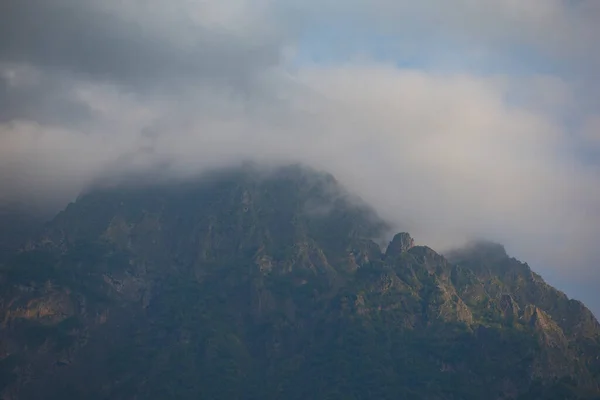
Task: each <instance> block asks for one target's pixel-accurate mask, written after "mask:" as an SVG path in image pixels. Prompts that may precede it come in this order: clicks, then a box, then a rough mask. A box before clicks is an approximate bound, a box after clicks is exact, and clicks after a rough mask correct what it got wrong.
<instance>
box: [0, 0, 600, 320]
mask: <svg viewBox="0 0 600 400" xmlns="http://www.w3.org/2000/svg"><path fill="white" fill-rule="evenodd" d="M597 37H600V6H599V5H598V3H597V2H595V1H593V0H581V1H578V2H572V1H562V0H548V1H543V2H541V1H532V2H525V3H524V2H517V1H511V0H502V1H498V0H485V1H482V0H479V1H472V0H456V1H453V2H447V1H441V0H423V1H421V2H417V3H415V2H408V1H389V0H375V1H369V2H367V1H363V0H350V1H346V2H340V1H333V0H328V1H324V2H323V1H320V2H316V1H313V0H308V1H302V2H300V1H296V0H260V1H252V2H250V1H247V0H227V1H220V2H211V1H193V0H175V1H170V2H166V1H161V0H145V1H142V0H136V1H130V2H126V3H123V2H117V1H112V0H110V1H104V2H92V1H91V0H78V1H75V0H56V1H52V2H47V1H42V0H18V1H17V0H7V1H4V2H3V3H2V5H0V202H3V203H10V202H20V203H27V204H30V205H32V206H33V205H36V206H39V205H46V206H48V207H51V208H54V209H57V208H60V207H62V206H63V205H64V204H66V202H68V201H70V200H72V199H73V198H75V197H76V196H77V194H78V193H79V192H80V191H81V190H82V188H85V187H86V186H87V185H89V184H90V183H91V182H93V181H94V180H96V179H98V178H100V177H107V176H108V177H110V176H119V175H124V174H125V175H126V174H128V173H134V172H138V171H145V170H148V169H150V168H159V169H160V170H161V171H162V172H163V173H166V174H173V176H178V177H179V176H185V175H188V174H195V173H197V172H200V171H203V170H205V169H207V168H213V167H215V166H227V165H229V164H231V163H233V162H238V161H240V160H254V161H259V162H272V163H289V162H301V163H305V164H308V165H311V166H313V167H317V168H322V169H325V170H327V171H329V172H331V173H333V174H334V175H335V176H336V177H337V178H338V179H339V180H340V181H341V182H342V183H343V184H345V185H346V186H347V187H348V188H349V189H351V190H353V191H354V192H356V193H357V194H358V195H360V196H361V197H362V198H363V199H365V200H366V201H367V202H369V203H371V204H372V205H373V206H374V207H375V208H376V209H377V210H378V212H379V213H380V214H381V215H382V216H383V217H385V218H386V219H389V220H390V221H391V222H392V223H394V224H396V225H397V226H398V227H399V229H400V228H401V229H405V230H408V231H410V232H411V233H412V234H413V236H415V237H416V238H417V241H419V242H421V243H427V244H430V245H431V246H432V247H435V248H437V249H441V250H443V249H447V248H449V247H452V246H456V245H460V244H462V243H464V242H465V241H467V240H470V239H473V238H479V237H485V238H488V239H491V240H497V241H500V242H502V243H505V244H506V246H507V248H508V249H509V251H510V252H511V253H512V254H514V255H516V256H518V257H520V258H523V259H526V260H528V261H529V262H530V264H531V265H532V266H533V267H534V269H536V270H537V271H539V272H541V273H542V274H543V275H544V276H547V277H548V278H549V280H550V281H551V283H553V284H556V285H558V286H559V287H560V288H565V289H567V291H568V293H569V294H570V295H573V296H575V297H578V298H582V299H583V300H585V301H586V302H587V303H589V304H590V305H591V306H592V308H594V310H595V311H596V313H597V314H598V313H599V312H600V299H598V298H597V297H596V296H595V288H596V285H597V284H600V267H599V265H600V250H598V246H597V245H596V238H597V237H600V99H599V97H598V94H597V93H600V91H599V90H598V89H600V85H599V84H598V82H600V79H598V78H599V76H598V72H597V71H599V70H600V51H599V50H600V49H598V44H597V41H596V39H595V38H597Z"/></svg>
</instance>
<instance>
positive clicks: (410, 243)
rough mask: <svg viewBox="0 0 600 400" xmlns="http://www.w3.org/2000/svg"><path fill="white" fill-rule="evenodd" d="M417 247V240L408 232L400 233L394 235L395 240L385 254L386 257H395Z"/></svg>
mask: <svg viewBox="0 0 600 400" xmlns="http://www.w3.org/2000/svg"><path fill="white" fill-rule="evenodd" d="M414 245H415V240H414V239H413V238H412V237H411V236H410V234H408V233H407V232H400V233H397V234H396V235H394V238H393V239H392V241H391V242H390V244H389V245H388V248H387V250H386V252H385V256H386V257H394V256H397V255H399V254H401V253H404V252H406V251H408V250H410V249H411V248H413V247H414Z"/></svg>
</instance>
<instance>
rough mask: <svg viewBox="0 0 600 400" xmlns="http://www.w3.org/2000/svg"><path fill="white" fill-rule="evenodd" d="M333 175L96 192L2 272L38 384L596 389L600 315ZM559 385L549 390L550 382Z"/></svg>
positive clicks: (80, 387)
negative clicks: (406, 218) (363, 199)
mask: <svg viewBox="0 0 600 400" xmlns="http://www.w3.org/2000/svg"><path fill="white" fill-rule="evenodd" d="M387 229H388V226H387V225H386V224H385V223H384V222H382V221H381V220H379V219H378V217H377V216H376V215H375V214H374V213H373V212H372V211H371V210H369V209H368V208H367V207H365V206H363V205H361V204H360V203H359V202H357V201H356V200H355V199H352V198H351V197H349V196H348V195H347V194H346V193H344V192H343V190H341V189H340V188H339V186H338V185H337V184H336V183H335V180H333V178H331V177H330V176H324V175H320V174H316V173H314V172H310V171H306V170H303V169H301V168H287V169H283V170H280V171H278V172H275V173H270V174H267V175H261V174H257V173H255V172H252V171H250V172H239V171H229V172H226V173H222V174H219V175H218V176H217V177H213V178H211V179H204V180H202V181H201V182H195V183H194V184H190V183H186V184H173V185H171V186H169V187H165V186H148V187H138V188H129V189H124V188H114V189H106V190H102V191H95V192H92V193H90V194H88V195H85V196H82V197H81V198H80V199H78V201H77V202H75V203H73V204H71V205H69V207H67V208H66V210H65V211H63V212H62V213H60V214H59V215H58V216H57V217H56V218H55V219H54V220H53V221H52V222H51V223H50V224H48V226H47V229H46V230H45V232H44V233H43V234H42V235H41V236H40V237H38V238H36V239H35V240H31V241H30V242H29V243H28V245H27V246H26V247H25V250H24V251H22V252H20V253H19V254H16V255H14V256H12V257H10V258H7V259H8V260H10V261H8V262H6V263H5V265H3V267H2V271H1V273H0V310H1V312H2V316H3V329H2V330H1V333H0V335H1V336H0V390H2V393H3V395H4V398H11V399H15V398H20V399H35V398H40V397H39V396H40V393H44V398H46V399H53V398H56V399H59V398H60V399H62V398H89V399H105V398H111V399H130V398H144V399H165V398H181V399H188V398H189V399H192V398H193V399H197V398H201V399H282V398H285V399H292V400H293V399H307V398H314V399H339V398H343V399H372V398H377V399H398V398H402V399H440V400H445V399H448V400H449V399H461V400H463V399H465V400H468V399H473V400H475V399H477V400H479V399H482V398H490V399H552V398H557V399H558V398H560V399H594V398H599V397H600V388H599V386H600V363H599V361H598V359H599V356H600V327H599V326H598V323H597V321H596V320H595V319H594V317H593V316H592V315H591V313H590V312H589V311H588V310H587V309H586V308H585V307H584V306H583V305H581V303H578V302H575V301H573V300H569V299H568V298H567V297H566V296H564V295H563V294H562V293H560V292H558V291H556V290H555V289H553V288H552V287H550V286H548V285H547V284H546V283H544V281H543V280H542V279H541V278H540V277H539V276H538V275H536V274H534V273H533V272H532V271H531V270H530V269H529V267H528V266H527V265H526V264H522V263H520V262H518V261H517V260H514V259H511V258H510V257H508V256H507V255H506V253H505V252H504V250H503V249H502V248H499V247H497V246H495V245H491V244H478V245H477V246H474V247H472V248H469V249H467V250H465V251H462V252H457V253H455V254H451V255H449V258H448V259H446V258H444V257H443V256H441V255H439V254H437V253H435V252H434V251H433V250H431V249H429V248H427V247H422V246H414V245H413V242H412V239H411V238H410V236H409V235H408V234H399V235H396V237H395V238H394V240H393V241H392V243H391V244H390V246H389V247H388V249H387V251H382V250H381V249H380V247H379V245H377V244H376V242H375V241H373V239H378V238H380V237H382V236H384V235H385V234H386V232H387ZM552 396H554V397H552Z"/></svg>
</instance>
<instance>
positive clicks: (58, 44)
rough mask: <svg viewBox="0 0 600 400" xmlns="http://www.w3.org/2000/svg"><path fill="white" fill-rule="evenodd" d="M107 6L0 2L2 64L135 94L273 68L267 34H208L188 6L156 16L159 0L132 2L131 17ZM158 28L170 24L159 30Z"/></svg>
mask: <svg viewBox="0 0 600 400" xmlns="http://www.w3.org/2000/svg"><path fill="white" fill-rule="evenodd" d="M112 3H113V2H110V1H109V2H106V5H104V6H102V5H99V4H98V3H96V2H93V1H89V0H84V1H77V0H57V1H52V2H48V1H44V0H7V1H5V2H3V3H2V6H0V7H1V8H0V61H3V62H11V63H24V64H32V65H36V66H41V67H53V68H58V69H67V70H69V71H72V72H73V73H76V74H80V75H82V76H83V77H89V78H92V79H97V80H107V81H110V82H119V83H121V84H127V85H132V86H135V87H136V88H138V89H148V88H152V87H156V86H162V87H165V86H168V85H173V84H176V83H180V84H182V83H183V84H189V82H190V81H197V80H223V81H224V82H226V83H227V82H232V83H234V84H237V85H243V84H245V83H248V82H249V80H250V77H251V76H253V75H255V74H260V73H262V72H263V71H264V69H265V68H268V67H269V66H271V65H274V64H277V63H278V60H279V51H280V42H279V41H280V40H281V38H280V37H278V36H276V35H273V34H271V32H269V31H268V30H267V29H251V30H250V31H249V32H244V36H240V35H238V34H235V33H231V32H228V31H227V30H222V31H219V30H214V29H212V30H211V29H209V27H205V26H203V25H201V24H198V23H194V20H193V19H192V18H191V17H190V15H189V14H188V13H189V12H190V10H189V8H188V9H186V8H181V9H180V12H177V13H175V15H173V16H170V15H168V14H167V13H165V14H164V16H163V17H161V16H160V14H161V13H162V12H163V11H164V10H161V9H160V8H158V7H159V6H160V5H161V3H162V2H157V1H154V2H138V3H139V4H137V6H138V7H139V8H137V9H135V10H134V11H135V13H136V15H135V16H136V18H132V17H131V15H130V14H129V13H128V12H127V6H125V5H123V6H119V7H115V8H111V7H110V5H112ZM130 4H134V3H130ZM162 7H163V8H164V3H163V6H162ZM149 8H150V9H153V10H154V12H146V14H148V17H149V18H148V20H138V19H137V18H139V17H144V14H145V13H144V11H145V10H147V9H149ZM172 9H173V10H178V8H177V7H176V6H175V5H174V6H173V7H172ZM200 11H202V10H200ZM156 15H158V16H159V18H155V19H156V21H152V20H151V19H150V17H156ZM148 22H151V23H152V22H155V24H148ZM160 24H171V25H170V26H169V27H168V29H164V28H163V26H161V25H160Z"/></svg>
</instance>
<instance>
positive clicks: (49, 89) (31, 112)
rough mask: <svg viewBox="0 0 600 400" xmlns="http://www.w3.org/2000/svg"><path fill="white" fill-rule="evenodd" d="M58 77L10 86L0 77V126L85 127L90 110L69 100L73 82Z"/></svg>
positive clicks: (71, 96) (45, 76)
mask: <svg viewBox="0 0 600 400" xmlns="http://www.w3.org/2000/svg"><path fill="white" fill-rule="evenodd" d="M58 75H60V74H56V75H55V76H54V77H53V78H49V77H48V76H47V74H44V76H40V79H36V80H35V82H29V83H27V84H12V83H11V82H10V79H9V78H8V77H7V76H0V123H3V122H10V121H14V120H29V121H33V122H36V123H38V124H41V125H61V126H72V127H83V126H85V124H86V123H88V122H89V121H90V118H91V117H92V112H91V110H90V109H89V107H88V106H87V105H86V104H84V103H82V102H81V101H78V100H77V99H75V98H74V97H73V93H72V89H73V82H72V81H70V80H69V79H66V77H64V76H62V77H60V76H58Z"/></svg>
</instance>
